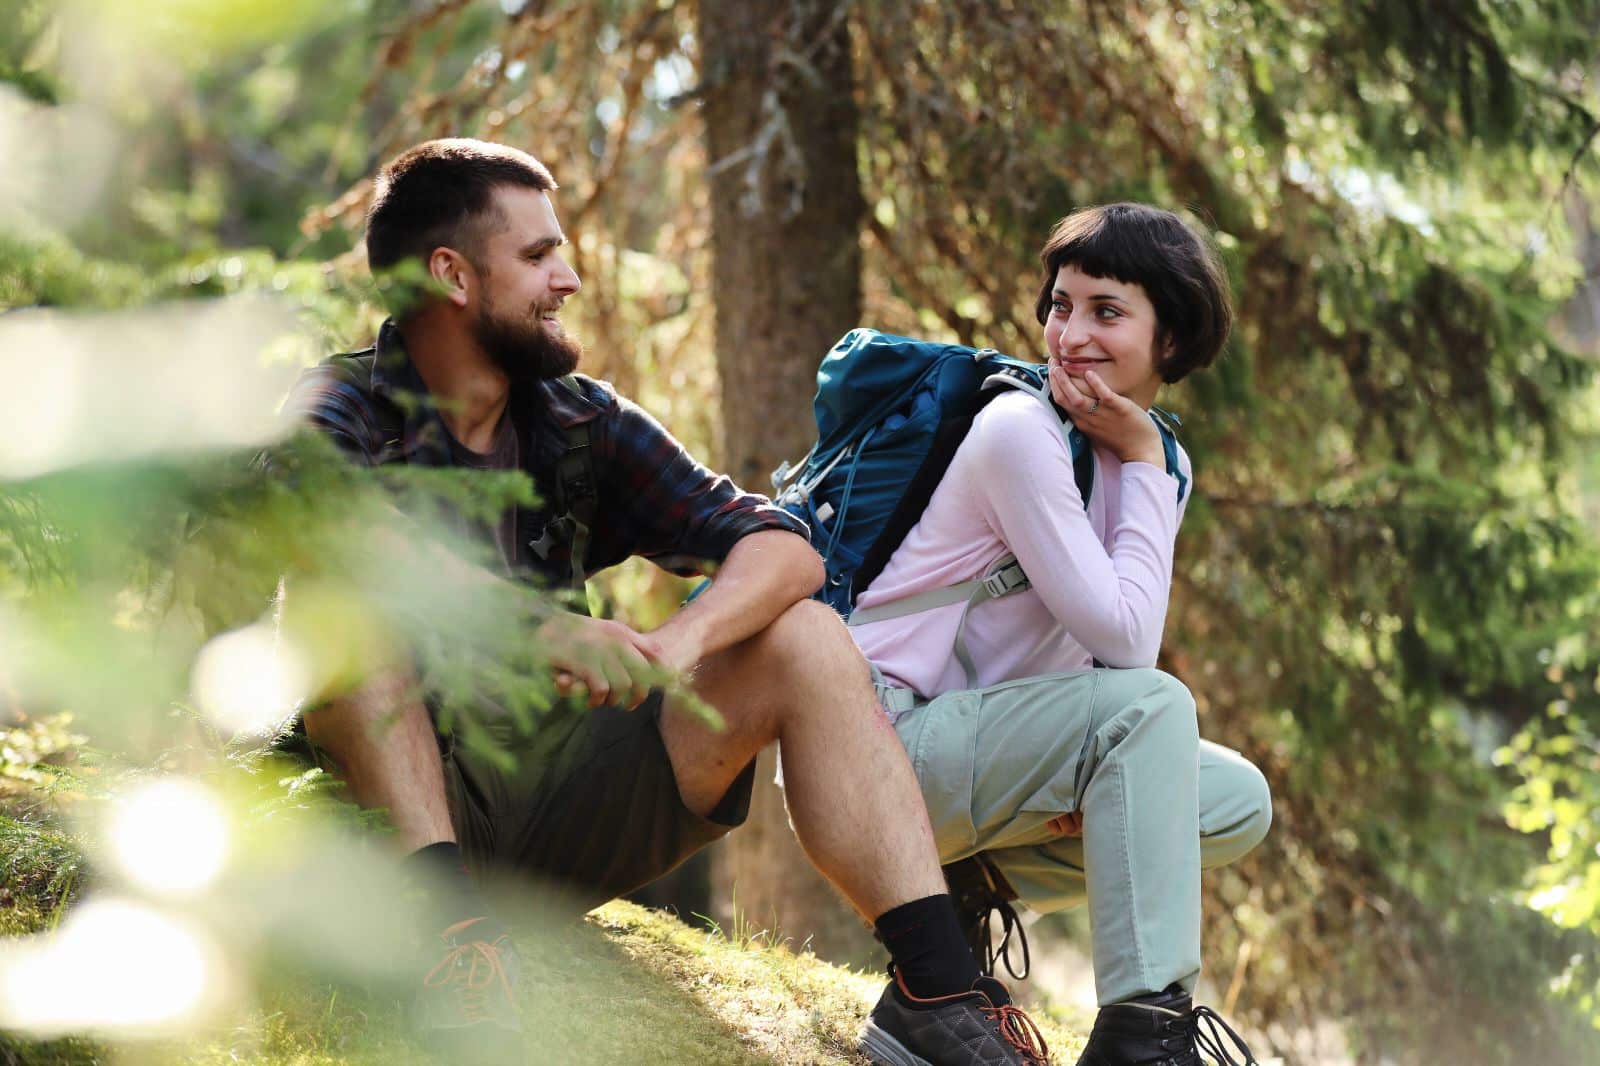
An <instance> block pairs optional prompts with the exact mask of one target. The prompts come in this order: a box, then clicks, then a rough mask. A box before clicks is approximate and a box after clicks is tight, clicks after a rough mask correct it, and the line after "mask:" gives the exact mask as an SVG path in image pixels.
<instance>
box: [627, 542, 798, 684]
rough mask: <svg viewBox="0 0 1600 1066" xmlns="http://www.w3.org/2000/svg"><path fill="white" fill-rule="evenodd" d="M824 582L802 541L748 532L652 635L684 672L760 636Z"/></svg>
mask: <svg viewBox="0 0 1600 1066" xmlns="http://www.w3.org/2000/svg"><path fill="white" fill-rule="evenodd" d="M822 580H823V567H822V559H821V557H820V556H818V555H817V553H816V551H815V550H813V549H812V547H811V545H810V544H808V543H807V542H806V540H805V538H803V537H801V536H799V535H797V534H794V533H790V532H788V531H786V530H781V529H765V530H762V531H760V532H759V533H752V534H750V535H749V536H747V537H744V538H743V539H741V540H740V541H739V542H738V543H737V544H735V545H734V546H733V550H732V551H730V552H729V553H728V557H727V558H726V559H725V560H723V563H722V566H721V568H720V569H719V570H718V571H717V579H716V581H714V582H713V583H712V584H711V586H710V587H709V588H707V589H706V590H705V592H704V593H702V594H701V595H699V596H697V597H696V598H695V600H694V602H692V603H690V604H687V605H686V606H685V607H684V608H683V609H682V610H680V611H679V612H678V613H677V614H674V615H673V616H672V617H671V618H669V619H667V621H666V622H665V623H664V624H663V625H662V626H661V627H660V628H659V629H656V630H655V631H654V632H653V633H652V636H654V637H655V638H656V639H657V640H659V641H660V642H661V643H662V644H663V646H664V647H666V649H667V651H668V655H669V658H672V659H676V660H678V661H677V662H675V663H673V665H675V666H677V667H679V668H680V669H688V668H691V667H693V666H694V664H695V663H697V662H699V660H701V659H703V658H704V657H705V656H707V655H713V654H715V653H716V652H719V651H722V650H723V649H725V648H728V647H731V646H733V645H734V644H737V643H739V642H740V641H741V640H744V639H746V638H747V637H751V636H754V635H755V634H757V633H759V632H761V631H762V630H763V629H765V628H766V627H767V626H769V625H771V624H772V623H773V621H774V620H776V619H777V617H778V616H779V615H781V614H782V613H783V612H784V611H787V610H788V609H789V608H790V607H792V606H794V605H795V604H796V603H799V602H800V601H801V600H803V599H805V598H806V597H807V596H810V595H811V594H812V593H813V592H815V591H816V590H817V589H818V588H819V587H821V585H822Z"/></svg>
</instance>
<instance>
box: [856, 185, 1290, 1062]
mask: <svg viewBox="0 0 1600 1066" xmlns="http://www.w3.org/2000/svg"><path fill="white" fill-rule="evenodd" d="M1041 259H1042V261H1043V266H1044V277H1043V280H1042V283H1041V287H1040V291H1039V298H1038V308H1037V311H1038V318H1039V323H1040V325H1041V326H1043V327H1044V342H1045V347H1046V350H1047V352H1048V355H1049V363H1050V393H1051V398H1053V399H1054V400H1055V403H1056V404H1057V405H1059V407H1060V408H1061V409H1063V410H1064V411H1065V413H1066V416H1067V418H1069V419H1070V422H1071V425H1064V424H1063V420H1062V417H1061V415H1060V412H1058V411H1057V410H1055V409H1054V408H1052V406H1051V405H1050V404H1048V403H1044V402H1040V401H1038V400H1036V399H1034V398H1033V397H1032V396H1029V395H1027V394H1026V393H1023V392H1010V393H1004V394H1001V395H1000V396H998V397H997V398H995V399H994V400H992V401H991V402H989V403H988V404H987V405H986V406H985V407H984V408H983V409H982V410H981V411H980V412H979V413H978V415H977V416H976V417H975V418H974V419H973V421H972V428H971V430H970V432H969V433H968V435H967V437H966V438H965V439H964V440H963V441H962V443H961V445H960V446H959V448H958V449H957V451H956V453H955V456H954V458H952V459H951V461H950V465H949V467H948V469H947V470H946V472H945V474H944V477H943V479H942V480H941V481H940V483H939V486H938V488H937V489H936V490H935V491H934V493H933V495H932V497H931V498H930V499H929V501H928V504H927V507H926V508H925V509H924V511H923V512H922V517H921V519H920V521H919V522H918V523H917V525H916V526H915V527H913V528H912V529H911V531H910V532H909V533H908V534H907V535H906V537H905V540H904V541H903V542H902V543H901V546H900V547H899V548H898V549H897V550H896V551H895V553H894V554H893V555H892V556H891V557H890V559H889V561H888V563H887V564H886V565H885V566H884V567H883V570H882V571H881V572H880V573H879V575H878V577H877V578H875V579H874V580H873V581H872V583H871V584H870V585H869V586H868V588H867V589H866V590H865V591H864V592H862V594H861V595H860V597H859V598H858V600H857V607H858V608H859V609H865V610H871V609H874V608H877V609H878V620H874V621H862V622H860V623H858V624H855V625H853V626H852V628H851V632H852V633H853V634H854V635H855V637H856V640H857V643H858V644H859V645H860V646H861V649H862V651H863V652H864V653H865V655H866V656H867V658H868V659H869V660H871V662H872V663H873V666H874V667H875V668H876V670H877V672H878V676H879V678H880V680H881V681H882V686H881V688H880V696H881V697H882V699H883V703H884V710H885V712H886V713H887V714H888V715H889V716H890V718H891V719H892V720H893V722H894V728H895V731H896V733H897V734H898V735H899V737H900V739H901V742H902V743H903V744H904V745H905V747H906V750H907V751H908V752H911V753H913V754H914V761H915V767H916V770H917V775H918V780H919V783H920V784H921V786H922V792H923V797H924V799H925V800H926V802H927V805H928V813H929V816H930V819H931V821H932V824H933V830H934V835H935V838H936V840H937V842H938V844H939V851H940V860H941V861H942V862H945V863H946V864H948V865H947V866H946V876H947V879H948V881H949V883H950V884H951V885H952V887H953V888H954V889H955V891H956V892H957V894H958V896H959V898H960V900H961V902H962V905H963V908H964V911H965V913H964V914H963V918H964V919H965V922H966V927H967V929H968V930H969V931H970V935H971V937H972V938H973V947H974V952H975V953H976V954H979V955H980V957H984V958H987V959H990V960H995V959H996V956H995V955H994V954H993V953H992V952H990V951H989V950H988V949H989V934H988V915H989V912H990V911H991V910H1000V911H1001V914H1002V916H1003V917H1005V916H1009V917H1011V918H1014V914H1013V913H1012V912H1011V908H1010V902H1011V901H1012V900H1020V901H1021V902H1023V903H1024V904H1026V905H1027V906H1028V907H1030V908H1031V909H1033V910H1035V911H1038V912H1049V911H1055V910H1061V909H1064V908H1066V907H1069V906H1074V905H1078V904H1081V903H1083V902H1085V901H1087V902H1088V904H1089V906H1090V909H1091V911H1092V914H1091V922H1090V926H1091V930H1092V936H1093V940H1094V962H1095V985H1096V992H1097V995H1098V998H1099V1002H1100V1006H1101V1011H1100V1017H1099V1020H1098V1021H1097V1022H1096V1024H1095V1029H1094V1033H1093V1035H1092V1036H1091V1037H1090V1045H1089V1049H1088V1050H1086V1051H1085V1053H1084V1057H1083V1058H1082V1059H1080V1060H1079V1061H1080V1063H1082V1064H1091V1066H1123V1064H1129V1066H1131V1064H1133V1063H1139V1062H1153V1061H1156V1060H1157V1059H1160V1060H1162V1061H1167V1060H1168V1058H1169V1056H1173V1055H1176V1056H1177V1058H1184V1061H1189V1059H1188V1058H1185V1057H1184V1053H1187V1054H1188V1055H1192V1056H1195V1058H1194V1061H1199V1060H1198V1053H1197V1051H1196V1050H1195V1048H1196V1041H1197V1040H1198V1039H1199V1038H1198V1036H1197V1031H1198V1025H1199V1022H1200V1020H1201V1019H1202V1018H1205V1017H1210V1016H1211V1015H1210V1014H1209V1011H1208V1010H1207V1009H1206V1008H1203V1007H1198V1008H1197V1007H1195V1005H1194V1003H1193V1000H1192V999H1191V994H1192V993H1193V991H1194V988H1195V983H1196V980H1197V979H1198V976H1199V970H1200V871H1201V869H1202V867H1213V866H1220V865H1223V864H1225V863H1229V862H1233V861H1234V860H1236V859H1238V858H1240V857H1241V856H1243V855H1244V854H1245V853H1246V852H1248V851H1249V850H1250V849H1252V848H1253V847H1255V845H1256V844H1258V843H1259V842H1260V841H1261V840H1262V838H1263V837H1264V836H1265V835H1266V831H1267V826H1268V824H1269V822H1270V821H1271V799H1270V796H1269V795H1268V791H1267V786H1266V781H1265V779H1264V778H1263V777H1262V775H1261V774H1260V772H1259V771H1258V770H1257V769H1256V768H1255V767H1254V766H1252V765H1251V764H1250V763H1249V762H1247V761H1245V759H1243V758H1242V757H1241V756H1240V755H1239V754H1238V753H1236V752H1233V751H1230V750H1228V749H1226V748H1223V747H1221V746H1219V745H1216V744H1212V743H1209V742H1207V741H1202V740H1200V739H1199V736H1198V729H1197V723H1196V712H1195V702H1194V699H1193V697H1192V696H1191V695H1190V694H1189V691H1188V689H1187V688H1185V687H1184V686H1183V684H1182V683H1180V682H1179V681H1178V680H1177V679H1175V678H1173V677H1171V676H1170V675H1168V674H1165V673H1162V672H1160V671H1158V670H1156V669H1155V665H1156V659H1157V655H1158V653H1159V651H1160V646H1161V634H1162V630H1163V628H1164V625H1165V622H1166V613H1167V600H1168V594H1169V586H1170V585H1171V581H1172V557H1173V548H1174V542H1175V539H1176V536H1177V531H1178V526H1179V524H1180V522H1181V521H1182V518H1183V511H1184V506H1185V504H1186V503H1187V492H1186V489H1187V487H1188V485H1189V479H1190V477H1191V476H1192V472H1191V470H1190V467H1189V462H1188V456H1187V455H1186V454H1185V453H1184V451H1183V449H1182V447H1181V446H1178V445H1177V444H1176V442H1175V440H1164V438H1163V435H1162V433H1161V431H1160V430H1159V428H1158V426H1157V423H1156V420H1155V419H1156V416H1154V415H1152V413H1151V412H1150V408H1151V406H1152V405H1153V404H1154V402H1155V399H1156V395H1157V393H1158V392H1159V391H1160V389H1161V386H1162V384H1163V383H1165V382H1171V381H1177V380H1179V379H1180V378H1182V377H1184V376H1185V375H1186V374H1188V373H1189V372H1190V371H1191V370H1194V369H1196V368H1197V367H1203V366H1208V365H1210V364H1211V363H1212V362H1214V361H1215V359H1216V357H1217V353H1218V352H1219V351H1220V349H1221V347H1222V344H1223V342H1224V341H1225V340H1226V338H1227V334H1228V327H1229V323H1230V321H1231V318H1232V313H1231V310H1230V308H1229V296H1228V289H1227V285H1226V282H1225V280H1224V275H1223V272H1222V268H1221V265H1220V263H1219V262H1218V260H1217V257H1216V255H1215V253H1214V252H1213V251H1212V250H1211V249H1210V248H1208V247H1207V245H1206V243H1205V241H1204V240H1203V239H1202V238H1201V237H1200V236H1199V235H1197V234H1196V233H1194V232H1193V231H1191V230H1190V229H1189V228H1188V227H1187V226H1185V225H1184V224H1183V222H1182V221H1181V220H1179V219H1178V218H1177V216H1175V215H1173V214H1172V213H1171V212H1169V211H1162V210H1160V209H1157V208H1153V207H1147V206H1144V205H1140V204H1113V205H1111V206H1109V207H1097V208H1091V209H1089V210H1086V211H1080V212H1078V213H1076V214H1074V215H1071V216H1069V217H1068V218H1066V219H1064V220H1063V221H1062V222H1061V223H1060V224H1058V225H1057V226H1056V228H1055V230H1054V231H1053V232H1052V234H1051V236H1050V239H1049V241H1048V242H1047V243H1046V245H1045V248H1044V251H1043V253H1042V255H1041ZM1078 433H1081V434H1082V435H1083V436H1084V437H1087V438H1088V441H1089V443H1090V445H1091V446H1092V447H1091V448H1090V449H1089V450H1088V451H1083V450H1081V449H1080V448H1079V447H1078V446H1075V444H1074V441H1075V440H1076V435H1077V434H1078ZM1169 448H1170V453H1169ZM1080 459H1081V460H1083V461H1086V462H1087V463H1089V464H1090V466H1091V468H1092V477H1089V478H1083V477H1081V476H1080V474H1081V473H1082V472H1081V471H1080V470H1079V466H1080ZM1018 567H1020V572H1021V574H1023V575H1026V576H1025V577H1024V578H1023V579H1022V580H1021V581H1020V582H1018V583H1016V584H1014V585H1012V588H1013V589H1015V594H1014V595H996V596H995V597H994V598H993V599H992V600H990V601H987V602H976V601H975V602H974V603H973V604H972V605H971V609H970V613H969V609H968V604H967V603H964V602H961V601H955V602H946V603H945V605H944V606H934V607H931V608H928V607H923V608H918V607H917V606H909V609H907V610H900V611H896V610H895V609H894V607H895V604H896V603H908V604H910V603H912V602H914V601H916V600H920V601H921V602H922V603H924V604H925V603H926V602H927V599H928V594H929V593H930V592H936V591H937V590H938V589H939V588H940V587H941V586H945V585H948V584H950V583H951V581H952V580H955V581H962V580H967V579H972V578H984V577H988V576H990V575H995V574H997V573H1004V572H1006V571H1007V570H1011V569H1015V568H1018ZM953 647H954V648H958V649H959V648H962V647H964V649H965V654H962V653H960V652H959V651H958V653H957V654H955V655H952V653H951V649H952V648H953ZM1105 667H1110V668H1112V669H1104V668H1105ZM1005 925H1006V927H1007V929H1008V932H1007V939H1010V938H1011V936H1012V933H1011V932H1010V931H1009V930H1010V929H1011V927H1012V926H1013V925H1014V922H1013V921H1006V922H1005ZM1000 957H1002V958H1005V960H1006V965H1007V966H1008V967H1009V966H1010V965H1011V962H1010V959H1009V958H1008V957H1006V949H1005V941H1004V940H1003V941H1002V946H1001V948H1000ZM1022 957H1023V960H1024V962H1023V965H1024V966H1026V965H1027V963H1026V959H1027V953H1026V948H1025V947H1024V949H1023V952H1022ZM991 965H992V962H991ZM1152 1032H1163V1033H1165V1035H1164V1036H1163V1037H1161V1038H1160V1039H1155V1038H1153V1037H1151V1036H1149V1035H1148V1034H1150V1033H1152ZM1163 1041H1165V1042H1164V1043H1163ZM1241 1046H1242V1045H1241ZM1244 1057H1245V1059H1246V1060H1247V1061H1254V1060H1253V1059H1251V1058H1250V1055H1249V1052H1248V1050H1247V1049H1246V1050H1245V1056H1244ZM1177 1058H1173V1059H1172V1061H1177ZM1226 1061H1230V1062H1231V1061H1235V1060H1233V1059H1231V1058H1229V1059H1227V1060H1226Z"/></svg>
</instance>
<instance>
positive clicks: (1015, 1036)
mask: <svg viewBox="0 0 1600 1066" xmlns="http://www.w3.org/2000/svg"><path fill="white" fill-rule="evenodd" d="M889 978H890V979H889V986H888V987H887V988H885V989H884V990H883V995H882V996H880V997H879V998H878V1005H877V1006H876V1007H873V1008H872V1014H871V1015H870V1016H869V1017H868V1018H867V1024H866V1026H865V1027H864V1028H863V1029H862V1030H861V1045H860V1049H861V1052H862V1054H864V1055H866V1056H867V1058H869V1059H871V1060H872V1062H873V1063H875V1064H876V1066H1049V1064H1050V1049H1049V1048H1047V1047H1046V1046H1045V1043H1044V1037H1043V1036H1042V1035H1041V1034H1040V1033H1039V1029H1038V1027H1037V1026H1036V1025H1034V1024H1033V1019H1032V1018H1029V1017H1028V1016H1027V1014H1025V1013H1023V1011H1022V1009H1021V1008H1020V1007H1015V1006H1012V1004H1011V994H1010V993H1009V992H1007V991H1006V986H1005V985H1002V984H1001V983H1000V982H999V981H996V980H995V979H994V978H992V977H980V978H978V979H977V980H976V981H975V982H973V985H972V989H971V991H968V992H958V993H956V994H955V995H953V996H940V997H938V998H937V999H918V998H917V997H916V996H913V995H912V994H911V993H910V992H909V991H907V990H906V986H905V982H904V981H902V980H901V979H900V975H899V974H898V973H896V972H895V968H894V966H893V965H892V964H891V965H890V967H889Z"/></svg>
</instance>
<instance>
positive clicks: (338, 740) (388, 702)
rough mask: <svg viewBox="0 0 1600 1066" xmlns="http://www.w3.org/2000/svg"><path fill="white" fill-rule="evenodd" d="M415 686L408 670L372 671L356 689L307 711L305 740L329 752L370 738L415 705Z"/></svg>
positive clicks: (414, 676) (397, 668) (403, 668)
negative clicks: (364, 738)
mask: <svg viewBox="0 0 1600 1066" xmlns="http://www.w3.org/2000/svg"><path fill="white" fill-rule="evenodd" d="M416 684H417V679H416V675H415V674H413V673H412V671H411V670H410V668H409V667H386V668H384V669H381V670H375V671H373V672H372V673H370V674H368V675H367V677H366V679H365V680H364V681H362V683H361V684H360V685H359V686H357V687H356V688H354V689H351V690H350V691H349V692H346V693H343V694H341V695H339V696H335V697H333V698H332V699H329V700H327V701H325V702H323V703H321V704H319V705H318V706H317V707H315V708H314V709H312V710H309V711H307V712H306V713H305V727H306V736H307V737H309V738H310V739H311V741H312V742H313V743H315V744H318V745H320V746H322V747H324V748H327V749H329V750H330V751H336V750H337V749H338V748H339V747H341V746H342V745H343V744H346V743H349V742H350V741H351V740H352V739H356V738H362V737H371V736H373V735H374V734H375V733H376V732H377V731H378V730H379V729H381V728H383V726H384V725H385V724H386V723H392V722H393V721H394V719H395V716H396V715H397V714H400V713H404V712H405V711H406V709H407V708H408V707H411V705H413V704H416V699H415V696H416ZM417 706H418V707H420V704H418V705H417ZM423 713H425V712H423Z"/></svg>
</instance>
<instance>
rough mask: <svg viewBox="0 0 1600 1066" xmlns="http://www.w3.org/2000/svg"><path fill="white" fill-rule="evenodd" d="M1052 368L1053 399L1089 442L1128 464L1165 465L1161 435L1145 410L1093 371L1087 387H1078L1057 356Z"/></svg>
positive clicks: (1087, 376)
mask: <svg viewBox="0 0 1600 1066" xmlns="http://www.w3.org/2000/svg"><path fill="white" fill-rule="evenodd" d="M1049 365H1050V395H1051V396H1053V397H1055V401H1056V403H1058V404H1060V405H1061V406H1062V407H1065V408H1066V409H1067V414H1068V415H1070V416H1071V417H1072V424H1073V425H1075V426H1077V427H1078V428H1079V429H1081V430H1083V432H1084V434H1085V435H1086V436H1088V438H1089V439H1090V440H1092V441H1094V442H1095V443H1096V444H1098V445H1100V446H1102V447H1104V448H1108V449H1110V451H1111V453H1112V454H1113V455H1115V456H1116V457H1117V458H1118V459H1121V460H1122V461H1123V462H1125V463H1150V464H1151V465H1152V466H1162V465H1163V464H1164V463H1165V462H1166V459H1165V453H1164V452H1163V451H1162V448H1161V433H1160V431H1159V430H1157V429H1156V425H1155V423H1154V422H1152V421H1151V420H1150V416H1149V414H1148V413H1147V412H1146V411H1145V409H1144V408H1143V407H1140V406H1139V405H1138V404H1136V403H1134V402H1133V401H1132V400H1130V399H1128V398H1127V397H1126V396H1120V395H1118V394H1117V393H1115V392H1113V391H1111V387H1110V386H1109V385H1107V384H1106V383H1105V382H1104V381H1102V380H1100V375H1099V374H1097V373H1095V372H1094V371H1093V370H1090V371H1088V372H1086V373H1085V374H1084V382H1085V384H1079V383H1078V382H1075V381H1073V380H1072V378H1071V376H1069V375H1068V374H1067V371H1066V369H1065V368H1064V367H1062V365H1061V361H1060V360H1059V359H1057V358H1056V357H1055V356H1053V355H1052V356H1051V357H1050V364H1049ZM1085 386H1087V387H1085Z"/></svg>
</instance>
